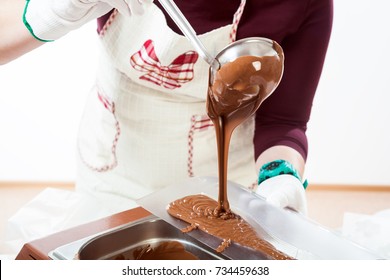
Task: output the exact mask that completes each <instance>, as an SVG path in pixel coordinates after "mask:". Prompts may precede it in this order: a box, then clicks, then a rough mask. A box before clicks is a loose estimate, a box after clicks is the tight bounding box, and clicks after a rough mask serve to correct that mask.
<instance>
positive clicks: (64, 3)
mask: <svg viewBox="0 0 390 280" xmlns="http://www.w3.org/2000/svg"><path fill="white" fill-rule="evenodd" d="M146 2H147V3H151V2H153V0H26V8H25V11H24V15H23V21H24V23H25V25H26V27H27V29H28V30H29V31H30V32H31V34H32V35H33V36H34V37H35V38H36V39H38V40H40V41H53V40H56V39H58V38H60V37H62V36H64V35H65V34H67V33H68V32H70V31H72V30H74V29H77V28H79V27H81V26H82V25H84V24H86V23H87V22H89V21H91V20H93V19H95V18H98V17H100V16H102V15H105V14H107V13H108V12H109V11H111V10H112V9H114V8H115V9H117V10H118V11H119V13H121V14H123V15H127V16H130V15H131V14H142V13H143V11H144V7H143V4H144V3H146Z"/></svg>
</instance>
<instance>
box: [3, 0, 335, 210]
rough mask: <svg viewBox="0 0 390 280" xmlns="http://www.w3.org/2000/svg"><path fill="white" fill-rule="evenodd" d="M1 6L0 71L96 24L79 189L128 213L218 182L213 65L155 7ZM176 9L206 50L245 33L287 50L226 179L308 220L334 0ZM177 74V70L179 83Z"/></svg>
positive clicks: (46, 1) (35, 0)
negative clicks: (166, 195)
mask: <svg viewBox="0 0 390 280" xmlns="http://www.w3.org/2000/svg"><path fill="white" fill-rule="evenodd" d="M1 1H2V7H3V9H2V10H1V12H2V14H1V19H0V21H1V22H0V23H1V24H0V26H1V28H0V35H1V38H3V39H2V40H1V42H0V44H1V45H0V61H1V62H2V63H6V62H8V61H11V60H12V59H14V58H16V57H18V56H20V55H22V54H24V53H26V52H28V51H30V50H32V49H34V48H36V47H39V46H40V45H42V44H44V43H45V42H49V41H52V40H56V39H58V38H60V37H62V36H64V35H65V34H67V33H68V32H70V31H71V30H74V29H76V28H78V27H80V26H82V25H83V24H85V23H86V22H89V21H90V20H93V19H95V18H99V19H98V33H99V36H100V38H101V40H100V47H101V59H100V67H99V71H98V75H97V82H96V85H95V88H94V91H93V92H92V94H91V97H90V100H89V101H88V102H87V106H86V110H85V114H84V117H83V120H82V122H81V126H80V137H79V143H78V144H79V145H78V147H79V158H80V166H79V176H78V179H77V182H76V187H77V189H79V190H82V191H85V192H88V193H91V194H94V195H96V196H98V197H103V198H105V199H106V198H107V197H110V198H111V199H113V200H116V201H118V203H119V200H121V199H120V198H125V200H124V201H125V205H127V206H131V205H132V204H131V202H130V201H134V200H136V199H138V198H140V197H142V196H144V195H146V194H149V193H151V192H153V191H155V190H158V189H159V188H162V187H164V186H166V185H169V184H172V183H174V182H180V181H183V180H185V179H186V178H188V177H191V176H205V175H216V174H217V172H216V170H217V162H216V145H215V133H214V131H213V126H212V123H211V121H210V120H209V119H208V118H207V114H206V111H205V99H206V93H207V81H208V74H207V73H208V65H207V63H206V62H204V61H203V60H202V59H199V57H198V55H197V53H196V52H195V51H194V50H193V48H192V46H191V45H190V43H189V42H188V40H187V39H186V38H185V37H183V36H182V35H180V31H179V30H178V28H177V27H176V26H175V24H174V23H173V22H172V21H171V20H170V19H169V17H168V16H167V15H166V14H165V12H164V11H163V10H162V8H161V7H160V5H159V3H158V2H157V1H155V2H154V3H151V2H150V1H141V0H139V1H137V0H117V1H115V0H102V1H97V0H27V1H26V2H24V0H13V1H10V0H1ZM175 2H176V4H177V5H178V6H179V8H180V9H181V10H182V12H183V13H184V15H185V16H186V17H187V19H188V20H189V22H190V23H191V24H192V25H193V27H194V29H195V30H196V32H197V34H199V37H200V38H201V40H202V41H203V43H204V45H205V46H206V48H207V49H208V50H209V51H210V52H211V53H213V54H216V53H218V52H219V51H220V50H221V49H222V48H224V47H225V46H226V45H228V44H229V43H230V42H231V41H234V40H236V39H241V38H245V37H267V38H270V39H272V40H275V41H277V42H278V43H279V44H280V45H281V46H282V48H283V50H284V53H285V69H284V76H283V79H282V81H281V83H280V85H279V87H278V88H277V90H276V91H275V92H274V93H273V94H272V95H271V96H270V97H269V98H268V99H267V100H266V101H265V102H264V103H263V104H262V105H261V107H260V109H259V110H258V111H257V113H256V116H255V117H254V118H253V119H250V120H248V121H247V122H245V123H244V124H242V125H240V126H239V127H238V128H237V129H236V130H235V132H234V135H233V139H232V143H231V148H230V153H229V158H230V159H229V173H228V175H229V179H230V180H232V181H236V182H238V183H240V184H242V185H244V186H248V187H251V186H253V182H256V181H257V183H259V186H257V190H256V191H257V192H258V193H259V194H261V195H262V196H264V197H265V198H267V200H268V201H270V202H271V203H273V204H275V205H277V206H279V207H291V208H293V209H296V210H297V211H300V212H303V213H305V212H306V199H305V194H304V188H305V187H306V184H305V183H304V182H302V178H303V174H304V166H305V161H306V158H307V153H308V144H307V138H306V135H305V131H306V125H307V122H308V120H309V117H310V111H311V106H312V101H313V98H314V94H315V91H316V87H317V85H318V81H319V78H320V75H321V71H322V66H323V62H324V59H325V54H326V50H327V46H328V42H329V38H330V33H331V26H332V12H333V10H332V1H331V0H317V1H311V0H298V1H287V0H276V1H275V0H261V1H254V0H247V1H245V0H214V1H207V0H198V1H184V0H177V1H175ZM21 18H23V21H22V20H21ZM76 43H77V42H76ZM172 67H175V69H181V70H180V71H182V73H181V75H179V77H177V76H175V75H172V73H171V72H170V71H171V69H172ZM286 173H287V174H286Z"/></svg>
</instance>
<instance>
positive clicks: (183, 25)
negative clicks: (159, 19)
mask: <svg viewBox="0 0 390 280" xmlns="http://www.w3.org/2000/svg"><path fill="white" fill-rule="evenodd" d="M159 2H160V4H161V6H162V7H163V8H164V9H165V11H166V12H167V13H168V14H169V16H170V17H171V18H172V19H173V21H174V22H175V23H176V24H177V26H178V27H179V28H180V30H181V32H183V34H184V36H186V38H187V39H188V40H189V41H190V42H191V44H192V45H193V46H194V47H195V50H196V51H197V52H198V54H199V55H200V56H201V57H202V58H203V59H204V60H205V61H206V62H207V63H208V64H209V65H212V64H213V62H214V61H215V57H213V56H212V55H210V54H209V53H208V52H207V50H206V48H205V46H204V45H203V43H202V42H201V41H200V40H199V38H198V36H197V35H196V32H195V30H194V29H193V28H192V26H191V24H190V23H189V22H188V21H187V19H186V17H185V16H184V15H183V13H182V12H181V11H180V9H179V8H178V7H177V6H176V4H175V3H174V2H173V1H172V0H159Z"/></svg>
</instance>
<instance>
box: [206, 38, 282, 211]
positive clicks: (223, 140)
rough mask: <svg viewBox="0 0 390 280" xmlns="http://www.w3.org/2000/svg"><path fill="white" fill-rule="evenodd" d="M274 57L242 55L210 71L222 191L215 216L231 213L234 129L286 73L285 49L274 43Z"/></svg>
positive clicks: (210, 107)
mask: <svg viewBox="0 0 390 280" xmlns="http://www.w3.org/2000/svg"><path fill="white" fill-rule="evenodd" d="M273 47H274V49H275V51H276V54H275V55H273V56H242V57H238V58H237V59H236V60H234V61H232V62H228V63H226V64H224V65H222V66H221V68H220V69H219V70H218V71H216V72H215V73H216V74H215V75H214V76H213V72H212V71H211V72H210V79H209V87H208V94H207V105H206V107H207V113H208V115H209V117H210V119H211V120H212V121H213V123H214V126H215V131H216V138H217V149H218V172H219V174H218V175H219V194H218V207H217V208H216V209H215V215H219V216H221V217H222V218H229V216H230V215H231V211H230V206H229V201H228V197H227V166H228V153H229V144H230V138H231V135H232V133H233V131H234V129H235V128H236V127H237V126H238V125H240V124H241V123H242V122H244V121H245V120H246V119H248V118H249V117H250V116H252V115H253V114H254V113H255V112H256V110H257V109H258V108H259V106H260V105H261V103H262V102H263V101H264V100H265V99H266V98H267V97H268V96H269V95H270V94H271V93H272V92H273V91H274V90H275V88H276V87H277V85H278V83H279V81H280V78H281V75H282V72H283V58H284V57H283V51H282V49H281V47H280V46H279V45H278V44H276V43H275V42H274V44H273Z"/></svg>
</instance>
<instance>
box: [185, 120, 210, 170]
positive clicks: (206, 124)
mask: <svg viewBox="0 0 390 280" xmlns="http://www.w3.org/2000/svg"><path fill="white" fill-rule="evenodd" d="M213 126H214V124H213V122H212V121H211V120H210V118H209V117H208V116H207V115H194V116H192V117H191V128H190V131H189V132H188V159H187V173H188V176H189V177H194V170H193V165H192V162H193V157H194V133H195V131H204V130H207V129H209V128H210V127H213Z"/></svg>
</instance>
